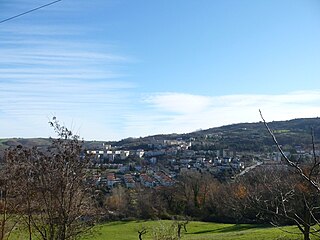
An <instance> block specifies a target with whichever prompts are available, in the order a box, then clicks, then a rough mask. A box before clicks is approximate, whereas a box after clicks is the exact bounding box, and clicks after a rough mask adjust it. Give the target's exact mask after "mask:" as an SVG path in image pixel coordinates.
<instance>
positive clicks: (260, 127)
mask: <svg viewBox="0 0 320 240" xmlns="http://www.w3.org/2000/svg"><path fill="white" fill-rule="evenodd" d="M269 127H270V128H271V129H272V130H274V133H275V135H276V137H277V139H278V141H279V143H280V144H282V145H283V146H285V147H287V148H290V147H295V146H298V145H299V146H310V144H311V129H313V131H314V135H315V141H316V143H317V144H319V142H320V141H319V140H320V118H301V119H293V120H288V121H274V122H270V123H269ZM165 139H183V140H190V139H192V140H193V147H194V148H196V149H197V148H198V149H212V150H214V149H221V148H229V149H232V150H236V151H263V150H266V149H268V148H271V147H272V146H274V143H273V141H272V139H271V137H270V135H269V134H268V132H267V130H266V128H265V126H264V124H263V123H262V122H259V123H239V124H232V125H227V126H222V127H216V128H210V129H206V130H200V131H196V132H191V133H186V134H163V135H153V136H147V137H143V138H127V139H123V140H121V141H119V142H110V143H111V144H112V145H117V146H120V147H121V146H122V147H124V148H129V149H137V148H144V149H146V148H147V147H148V144H149V143H150V142H152V141H154V140H165ZM49 144H50V140H49V139H46V138H31V139H23V138H12V139H0V151H3V150H4V149H5V148H7V147H10V146H17V145H24V146H27V147H32V146H47V145H49ZM102 144H103V142H102V141H86V142H85V146H84V147H85V148H88V149H98V148H101V147H102Z"/></svg>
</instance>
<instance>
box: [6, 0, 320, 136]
mask: <svg viewBox="0 0 320 240" xmlns="http://www.w3.org/2000/svg"><path fill="white" fill-rule="evenodd" d="M48 2H49V1H45V0H31V1H30V0H28V1H27V0H1V1H0V21H1V20H2V19H6V18H8V17H11V16H14V15H16V14H19V13H21V12H24V11H27V10H30V9H32V8H35V7H38V6H40V5H43V4H46V3H48ZM319 42H320V2H319V1H318V0H306V1H302V0H299V1H298V0H282V1H277V0H269V1H257V0H242V1H238V0H161V1H150V0H95V1H87V0H86V1H85V0H62V1H61V2H59V3H56V4H54V5H52V6H49V7H47V8H44V9H41V10H38V11H36V12H33V13H30V14H28V15H25V16H22V17H20V18H16V19H13V20H11V21H8V22H5V23H2V24H0V56H1V58H0V138H7V137H48V136H51V135H53V133H52V130H51V129H50V128H49V125H48V124H47V122H48V119H50V118H51V117H52V116H56V117H57V118H58V119H60V121H61V122H62V123H64V124H65V125H66V126H68V127H70V128H72V129H73V130H74V132H76V133H77V134H80V135H81V136H82V137H83V138H85V139H88V140H90V139H97V140H98V139H99V140H118V139H122V138H126V137H140V136H146V135H152V134H158V133H173V132H176V133H183V132H191V131H194V130H197V129H200V128H202V129H206V128H210V127H215V126H221V125H226V124H231V123H238V122H256V121H259V120H260V118H259V112H258V110H259V109H261V110H262V111H263V113H264V115H265V118H266V119H267V120H270V121H271V120H287V119H292V118H302V117H317V116H319V115H320V114H319V113H320V86H319V84H320V79H319V78H320V44H319Z"/></svg>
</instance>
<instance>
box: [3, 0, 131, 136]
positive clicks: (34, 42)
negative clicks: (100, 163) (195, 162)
mask: <svg viewBox="0 0 320 240" xmlns="http://www.w3.org/2000/svg"><path fill="white" fill-rule="evenodd" d="M22 2H24V3H26V1H20V2H18V1H15V3H14V4H15V5H19V7H21V4H20V3H22ZM74 3H75V1H74V2H73V4H74ZM37 4H41V1H40V0H39V1H37V3H36V5H37ZM24 5H26V4H24ZM64 6H65V5H64ZM7 7H12V6H7ZM28 7H30V6H28ZM21 9H22V7H21V8H19V9H18V10H19V11H20V10H21ZM67 9H68V4H67V6H65V7H64V11H69V10H70V9H71V8H70V9H69V10H67ZM18 10H17V11H18ZM59 11H60V10H59V8H58V6H56V8H51V11H50V14H51V17H52V14H58V13H59ZM70 11H71V10H70ZM72 11H74V9H72ZM44 12H45V9H44ZM39 14H43V12H42V13H41V12H40V13H39ZM36 15H37V14H36ZM36 15H34V17H35V18H37V16H36ZM57 17H58V16H57ZM25 19H26V21H22V22H24V23H23V24H21V21H12V22H9V23H8V24H6V25H3V27H2V28H1V29H0V35H1V39H0V43H1V44H0V55H1V56H2V57H1V59H0V99H1V101H0V138H1V137H14V136H16V137H32V136H44V137H47V136H50V135H51V133H50V129H49V128H48V126H47V120H48V117H49V118H50V117H52V116H54V115H55V116H57V117H58V118H59V119H61V120H63V121H64V122H65V123H66V124H67V125H69V124H70V123H71V122H73V124H74V125H75V126H76V128H79V129H77V131H78V132H79V133H80V134H81V135H82V136H83V137H85V138H88V139H90V138H91V139H92V138H98V139H109V138H110V139H112V138H117V137H119V135H120V134H121V124H122V123H121V119H122V118H123V116H122V114H123V113H124V112H126V111H128V109H129V108H130V104H129V103H130V102H131V98H132V96H131V93H130V91H131V90H132V89H133V88H135V85H134V84H133V83H131V82H127V81H124V80H123V77H124V76H127V73H126V72H123V71H122V70H121V69H122V66H123V65H124V64H127V63H128V62H129V61H131V60H130V58H129V57H128V56H125V55H123V54H119V53H118V52H116V51H115V50H114V47H113V44H109V43H107V42H101V41H92V40H90V37H89V38H88V37H87V35H88V34H91V33H92V32H94V30H92V29H91V28H90V27H88V26H80V25H78V26H75V25H74V24H69V25H68V24H59V25H55V24H48V23H41V22H40V21H39V22H38V21H28V18H25ZM56 19H58V18H56ZM25 22H27V23H25ZM113 115H117V117H116V118H114V117H112V116H113Z"/></svg>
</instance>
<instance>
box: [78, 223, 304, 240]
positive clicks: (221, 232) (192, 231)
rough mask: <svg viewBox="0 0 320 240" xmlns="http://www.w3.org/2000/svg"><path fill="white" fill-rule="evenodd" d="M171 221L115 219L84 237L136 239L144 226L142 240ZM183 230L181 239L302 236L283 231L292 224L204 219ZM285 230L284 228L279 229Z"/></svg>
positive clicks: (247, 239) (263, 239) (286, 238)
mask: <svg viewBox="0 0 320 240" xmlns="http://www.w3.org/2000/svg"><path fill="white" fill-rule="evenodd" d="M170 224H172V222H171V221H129V222H124V221H118V222H110V223H106V224H103V225H100V226H98V227H96V229H95V234H94V236H91V237H87V238H84V240H89V239H93V240H108V239H110V240H129V239H138V233H137V230H139V229H141V228H142V227H145V228H146V229H147V231H148V232H147V234H145V235H144V236H143V239H146V240H151V239H152V231H153V230H154V229H155V228H156V227H159V226H165V225H166V226H169V225H170ZM187 230H188V232H187V233H183V237H182V239H186V240H187V239H188V240H209V239H215V240H270V239H278V240H289V239H294V240H297V239H302V238H301V235H298V234H289V233H286V232H285V231H290V232H297V230H296V229H295V228H294V227H285V228H283V229H282V230H281V229H279V228H274V227H270V226H265V225H253V224H220V223H206V222H190V223H189V224H188V225H187ZM283 230H285V231H283Z"/></svg>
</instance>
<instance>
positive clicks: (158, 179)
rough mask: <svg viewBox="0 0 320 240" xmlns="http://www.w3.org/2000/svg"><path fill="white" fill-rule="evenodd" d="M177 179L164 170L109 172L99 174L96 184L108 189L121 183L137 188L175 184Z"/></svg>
mask: <svg viewBox="0 0 320 240" xmlns="http://www.w3.org/2000/svg"><path fill="white" fill-rule="evenodd" d="M174 183H175V180H174V179H173V178H172V177H170V176H169V175H167V174H166V173H165V172H164V171H158V172H154V174H150V173H141V174H130V173H127V174H116V173H107V174H106V175H105V176H103V177H102V176H99V177H98V178H97V179H96V182H95V184H96V185H97V186H100V187H104V188H106V189H113V188H114V187H117V186H119V185H122V186H125V187H127V188H135V187H136V186H138V185H142V186H144V187H149V188H151V187H157V186H165V187H169V186H173V185H174Z"/></svg>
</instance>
